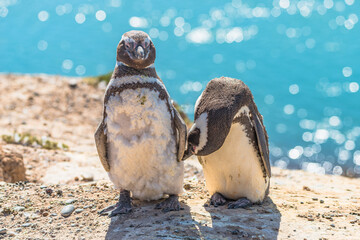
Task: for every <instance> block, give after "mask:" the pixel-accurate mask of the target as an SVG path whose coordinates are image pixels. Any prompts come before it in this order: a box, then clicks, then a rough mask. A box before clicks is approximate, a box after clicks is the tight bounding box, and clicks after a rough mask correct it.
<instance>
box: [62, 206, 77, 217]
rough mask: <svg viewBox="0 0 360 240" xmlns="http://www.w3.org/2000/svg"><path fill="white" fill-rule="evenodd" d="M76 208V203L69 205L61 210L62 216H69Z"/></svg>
mask: <svg viewBox="0 0 360 240" xmlns="http://www.w3.org/2000/svg"><path fill="white" fill-rule="evenodd" d="M74 210H75V207H74V205H71V204H70V205H67V206H65V207H64V208H63V209H62V210H61V216H63V217H68V216H70V215H71V214H72V212H73V211H74Z"/></svg>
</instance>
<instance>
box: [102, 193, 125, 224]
mask: <svg viewBox="0 0 360 240" xmlns="http://www.w3.org/2000/svg"><path fill="white" fill-rule="evenodd" d="M112 209H114V210H113V211H112V212H111V213H110V214H109V217H110V218H111V217H114V216H116V215H118V214H126V213H129V212H131V211H132V206H131V198H130V192H129V191H127V190H121V191H120V197H119V201H118V202H117V203H116V204H115V205H113V206H110V207H108V208H105V209H104V210H106V211H104V210H102V211H101V212H103V213H105V212H107V211H111V210H112ZM100 214H101V213H100Z"/></svg>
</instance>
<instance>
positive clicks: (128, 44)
mask: <svg viewBox="0 0 360 240" xmlns="http://www.w3.org/2000/svg"><path fill="white" fill-rule="evenodd" d="M125 47H126V48H127V49H130V50H132V49H134V47H135V43H134V42H133V41H125Z"/></svg>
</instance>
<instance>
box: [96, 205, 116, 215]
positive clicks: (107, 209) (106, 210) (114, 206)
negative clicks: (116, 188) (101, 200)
mask: <svg viewBox="0 0 360 240" xmlns="http://www.w3.org/2000/svg"><path fill="white" fill-rule="evenodd" d="M118 205H119V203H116V204H114V205H111V206H108V207H106V208H104V209H102V210H100V211H98V214H100V215H106V214H107V213H108V212H109V211H112V210H114V209H115V208H116V207H117V206H118Z"/></svg>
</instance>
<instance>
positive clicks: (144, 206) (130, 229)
mask: <svg viewBox="0 0 360 240" xmlns="http://www.w3.org/2000/svg"><path fill="white" fill-rule="evenodd" d="M204 202H205V200H203V201H202V204H201V203H200V202H197V204H193V202H192V201H188V202H187V204H189V205H186V204H185V203H182V206H183V207H184V210H182V211H179V212H168V213H163V212H161V211H160V210H156V209H154V207H155V204H156V203H155V202H149V203H146V202H137V201H134V203H135V207H134V211H133V212H132V213H130V214H128V215H121V216H117V217H113V218H112V219H111V223H110V226H109V229H108V232H107V234H106V239H109V240H110V239H111V240H112V239H219V238H227V239H276V238H277V235H278V232H279V227H280V221H281V214H280V212H279V211H278V209H277V207H276V205H275V204H274V203H273V201H272V200H271V198H269V197H268V198H267V199H266V200H265V201H264V203H263V204H262V205H254V206H252V207H249V208H247V209H227V207H226V206H222V207H218V208H215V207H213V206H209V207H204V206H203V204H204Z"/></svg>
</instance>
